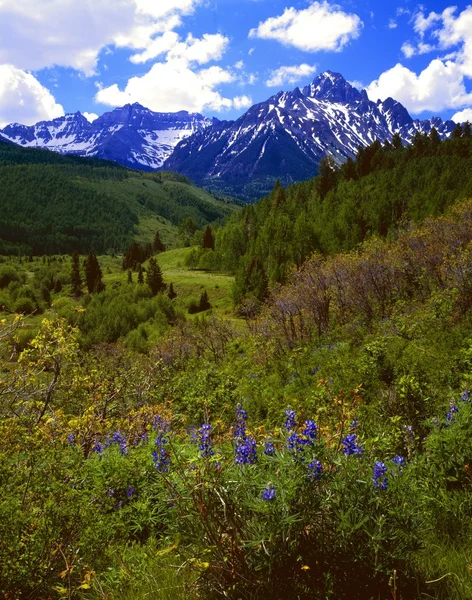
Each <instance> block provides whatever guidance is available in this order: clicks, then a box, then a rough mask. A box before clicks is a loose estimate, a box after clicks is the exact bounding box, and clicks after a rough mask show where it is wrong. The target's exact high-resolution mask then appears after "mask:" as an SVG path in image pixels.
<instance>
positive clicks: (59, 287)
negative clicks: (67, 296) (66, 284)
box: [54, 279, 62, 294]
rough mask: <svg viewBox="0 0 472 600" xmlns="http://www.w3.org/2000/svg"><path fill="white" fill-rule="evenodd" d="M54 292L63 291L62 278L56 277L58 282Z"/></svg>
mask: <svg viewBox="0 0 472 600" xmlns="http://www.w3.org/2000/svg"><path fill="white" fill-rule="evenodd" d="M54 292H55V293H56V294H59V293H60V292H62V283H61V280H60V279H56V283H55V284H54Z"/></svg>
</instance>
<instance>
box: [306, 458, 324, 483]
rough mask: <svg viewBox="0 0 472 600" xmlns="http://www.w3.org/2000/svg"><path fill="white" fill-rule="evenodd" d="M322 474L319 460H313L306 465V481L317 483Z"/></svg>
mask: <svg viewBox="0 0 472 600" xmlns="http://www.w3.org/2000/svg"><path fill="white" fill-rule="evenodd" d="M322 474H323V465H322V464H321V462H320V461H319V460H315V461H313V462H311V463H309V464H308V475H307V476H306V478H307V479H308V481H318V480H319V479H321V475H322Z"/></svg>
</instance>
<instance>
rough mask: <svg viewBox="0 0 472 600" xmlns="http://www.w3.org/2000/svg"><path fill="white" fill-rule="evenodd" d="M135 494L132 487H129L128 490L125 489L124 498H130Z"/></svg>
mask: <svg viewBox="0 0 472 600" xmlns="http://www.w3.org/2000/svg"><path fill="white" fill-rule="evenodd" d="M135 493H136V490H135V489H134V487H133V486H131V485H129V486H128V488H127V489H126V497H127V498H131V496H134V494H135Z"/></svg>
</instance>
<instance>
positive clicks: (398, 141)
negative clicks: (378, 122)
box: [392, 131, 403, 150]
mask: <svg viewBox="0 0 472 600" xmlns="http://www.w3.org/2000/svg"><path fill="white" fill-rule="evenodd" d="M392 146H393V148H394V150H400V148H403V142H402V136H401V135H400V134H399V133H398V131H397V133H395V135H394V136H393V138H392Z"/></svg>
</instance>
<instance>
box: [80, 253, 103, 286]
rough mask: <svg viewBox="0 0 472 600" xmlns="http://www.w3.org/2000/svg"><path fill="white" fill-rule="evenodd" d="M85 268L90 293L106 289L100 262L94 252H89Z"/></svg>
mask: <svg viewBox="0 0 472 600" xmlns="http://www.w3.org/2000/svg"><path fill="white" fill-rule="evenodd" d="M84 268H85V282H86V283H87V290H88V293H89V294H91V293H92V292H102V291H103V290H104V289H105V286H104V285H103V281H102V270H101V268H100V265H99V264H98V259H97V257H96V255H95V254H94V253H93V252H89V254H88V256H87V259H86V261H85V266H84Z"/></svg>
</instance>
